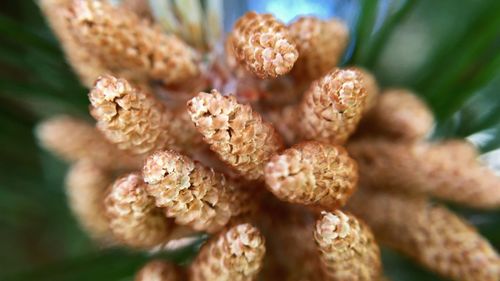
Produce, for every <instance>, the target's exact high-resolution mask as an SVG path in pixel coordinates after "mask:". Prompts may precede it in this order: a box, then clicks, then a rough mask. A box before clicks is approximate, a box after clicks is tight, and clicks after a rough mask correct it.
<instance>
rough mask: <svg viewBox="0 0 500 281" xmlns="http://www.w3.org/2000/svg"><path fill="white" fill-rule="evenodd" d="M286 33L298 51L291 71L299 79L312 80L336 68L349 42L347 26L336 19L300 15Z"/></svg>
mask: <svg viewBox="0 0 500 281" xmlns="http://www.w3.org/2000/svg"><path fill="white" fill-rule="evenodd" d="M288 30H289V33H290V37H291V38H292V41H293V42H294V43H295V44H296V46H297V50H298V52H299V58H298V59H297V62H296V63H295V65H294V67H293V69H292V72H291V74H292V75H293V76H294V77H295V79H298V80H305V81H312V80H315V79H318V78H320V77H321V76H323V75H325V74H326V73H328V71H330V70H332V69H333V68H335V66H336V65H337V64H338V63H339V61H340V59H341V58H342V55H343V53H344V50H345V48H346V46H347V43H348V42H349V30H348V28H347V25H346V24H345V23H343V22H342V21H340V20H338V19H329V20H321V19H318V18H315V17H312V16H302V17H299V18H298V19H297V20H295V21H294V22H293V23H291V24H290V25H289V26H288Z"/></svg>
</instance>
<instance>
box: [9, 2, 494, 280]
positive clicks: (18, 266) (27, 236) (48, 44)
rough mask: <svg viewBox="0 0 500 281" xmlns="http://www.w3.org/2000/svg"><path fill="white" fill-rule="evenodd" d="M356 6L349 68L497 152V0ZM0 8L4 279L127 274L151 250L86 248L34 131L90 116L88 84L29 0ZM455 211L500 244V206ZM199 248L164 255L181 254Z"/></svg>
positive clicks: (56, 167) (394, 264) (411, 276)
mask: <svg viewBox="0 0 500 281" xmlns="http://www.w3.org/2000/svg"><path fill="white" fill-rule="evenodd" d="M359 6H360V12H359V14H358V15H356V16H357V25H356V26H355V27H354V28H353V29H354V31H355V33H354V36H353V40H355V42H356V45H355V50H354V52H353V54H352V56H351V57H350V58H348V59H347V62H348V64H357V65H362V66H364V67H367V68H369V69H371V70H372V71H374V73H375V75H376V76H377V78H378V79H379V81H380V82H381V84H382V85H383V86H385V87H397V86H404V87H408V88H411V89H414V90H415V91H416V92H417V93H418V94H420V95H421V96H422V97H423V98H424V99H425V100H426V101H427V102H428V104H429V105H430V107H431V108H432V109H433V111H434V113H435V115H436V118H437V121H438V122H437V126H436V131H435V134H434V138H449V137H469V136H471V135H474V134H476V135H477V134H479V133H482V134H483V135H482V136H483V138H482V139H484V141H481V142H479V143H478V145H479V147H480V148H481V149H482V150H483V151H484V152H487V151H491V150H494V149H498V148H499V147H500V122H499V121H500V94H499V93H498V89H499V88H500V52H499V50H500V48H499V47H500V46H499V45H500V36H499V35H500V29H498V26H500V1H497V0H463V1H460V3H458V2H457V1H455V0H441V1H432V0H421V1H417V0H380V1H374V0H359ZM0 8H1V9H0V159H1V160H0V280H129V279H130V278H131V276H132V275H133V272H135V270H136V269H137V268H138V267H139V266H140V265H141V264H142V263H144V261H145V260H146V259H147V258H148V257H147V256H146V255H145V254H139V253H131V252H126V251H123V250H100V249H98V248H96V246H94V245H92V243H91V242H90V241H89V239H88V238H87V237H86V236H85V235H84V234H83V233H82V232H81V230H80V229H79V228H78V226H77V224H76V222H75V221H74V219H73V218H72V216H71V214H70V212H69V210H68V208H67V206H66V204H65V196H64V190H63V188H62V184H63V181H64V173H65V170H66V166H65V164H63V163H61V162H60V161H58V160H57V159H54V158H53V157H52V156H50V155H49V154H48V153H46V152H44V151H43V150H41V149H40V148H39V147H38V146H37V144H36V140H35V139H34V137H33V130H34V126H35V125H36V123H37V122H38V121H39V120H40V119H42V118H44V117H46V116H50V115H54V114H57V113H70V114H74V115H80V116H87V113H86V111H87V103H88V102H87V99H86V90H85V89H84V88H83V87H81V86H80V85H79V83H78V81H77V79H76V77H75V76H74V75H73V74H72V72H71V70H70V68H69V67H68V65H67V64H66V63H65V61H64V58H63V55H62V52H61V50H60V49H59V46H58V44H57V41H56V40H55V38H54V37H53V36H52V35H51V33H50V31H49V30H48V28H47V26H46V25H45V23H44V21H43V18H42V17H41V15H40V12H39V10H38V7H37V6H36V3H34V2H33V1H31V0H30V1H28V0H26V1H2V3H1V4H0ZM376 22H381V23H382V24H379V25H376ZM375 26H377V28H374V27H375ZM452 207H453V208H454V209H455V210H456V211H458V212H460V213H461V214H462V215H464V216H465V217H466V218H468V219H469V220H470V221H471V222H472V223H473V224H475V225H477V226H478V227H479V229H480V230H481V232H482V233H483V234H484V235H485V236H486V237H487V238H488V239H489V240H490V241H491V242H492V243H493V244H494V245H495V246H496V247H497V249H498V248H500V212H498V211H496V212H478V211H473V210H465V209H462V208H459V207H455V206H452ZM198 245H199V244H197V245H194V246H193V247H191V248H189V249H186V250H184V251H182V252H179V253H169V254H165V256H164V257H165V258H168V259H173V260H175V261H177V262H182V261H185V260H186V259H188V258H189V257H190V256H192V253H193V252H194V251H196V249H197V247H198ZM383 259H384V265H385V270H386V272H387V274H388V276H390V277H392V278H393V280H440V279H439V278H438V277H436V276H434V275H432V274H431V273H428V272H425V271H424V270H422V269H421V268H420V267H418V266H416V265H414V264H412V263H411V262H410V261H408V260H407V259H406V258H403V257H401V256H399V255H398V254H396V253H394V252H392V251H389V250H386V249H384V251H383Z"/></svg>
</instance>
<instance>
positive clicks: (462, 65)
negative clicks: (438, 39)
mask: <svg viewBox="0 0 500 281" xmlns="http://www.w3.org/2000/svg"><path fill="white" fill-rule="evenodd" d="M496 3H497V5H496V6H497V7H489V8H488V10H487V11H486V12H484V13H481V15H480V16H479V18H478V20H477V21H476V22H475V23H474V24H473V25H472V26H471V28H470V30H469V31H468V32H467V33H466V35H465V36H464V38H463V39H462V40H463V41H462V42H463V43H462V44H461V46H459V47H457V48H456V50H455V51H454V52H451V53H449V54H447V56H446V57H447V58H448V61H446V62H445V63H443V64H442V65H441V66H439V65H437V66H436V67H435V68H434V69H432V70H429V73H430V76H429V77H431V79H430V80H429V81H428V82H426V85H425V87H426V88H425V90H423V91H422V92H423V94H424V95H425V96H426V97H427V98H428V101H429V103H430V104H431V105H432V106H433V108H434V112H435V114H436V116H437V118H438V119H439V120H442V119H443V118H446V117H447V116H449V115H450V114H451V113H453V112H454V111H455V110H456V109H457V108H458V107H459V106H460V105H461V103H462V102H463V101H464V100H466V99H467V98H468V97H469V96H471V95H472V94H473V93H474V88H477V87H478V86H480V85H481V84H484V83H486V82H488V81H489V80H490V79H491V77H492V76H493V75H496V72H497V70H498V66H499V62H500V60H499V58H500V56H498V54H497V56H496V58H494V59H493V62H492V63H491V64H490V65H489V66H482V68H483V69H482V70H481V72H482V73H480V74H478V75H476V77H477V78H476V77H473V78H471V77H470V76H471V74H470V73H467V71H470V70H471V67H472V66H474V62H475V61H477V60H478V58H480V56H481V55H482V54H484V50H485V49H486V48H487V47H489V46H491V43H492V42H493V40H494V39H495V38H497V37H498V36H500V31H499V30H498V26H500V17H498V13H497V12H496V11H497V10H500V2H498V1H497V2H496ZM478 30H481V32H478ZM467 80H472V82H466V81H467ZM463 82H465V83H463ZM463 84H465V85H463ZM467 84H469V85H467ZM461 88H466V89H461ZM467 88H468V89H467Z"/></svg>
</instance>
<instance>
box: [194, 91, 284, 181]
mask: <svg viewBox="0 0 500 281" xmlns="http://www.w3.org/2000/svg"><path fill="white" fill-rule="evenodd" d="M188 110H189V114H190V115H191V119H192V121H193V122H194V124H195V125H196V128H197V129H198V131H199V132H200V133H201V134H202V135H203V137H204V140H205V141H206V142H207V143H208V144H210V148H211V149H212V150H213V151H214V152H215V153H217V154H218V155H219V157H220V158H221V160H222V161H224V162H226V163H227V164H228V165H230V166H232V167H233V168H235V169H236V170H237V171H238V172H239V173H240V174H241V175H242V176H243V177H245V178H246V179H248V180H256V179H261V178H262V177H263V175H264V165H265V164H266V163H267V161H268V160H269V159H270V158H271V156H272V155H273V154H274V153H276V152H278V151H279V150H281V149H282V148H283V141H282V139H281V136H279V135H278V133H277V132H276V130H275V129H274V128H273V127H272V126H271V125H270V124H269V123H267V122H264V121H262V117H261V116H260V115H259V114H258V113H256V112H254V111H253V110H252V108H251V106H250V105H247V104H239V103H238V102H237V101H236V98H235V97H234V96H222V95H221V94H220V93H219V92H218V91H217V90H212V92H211V93H210V94H209V93H199V94H198V96H196V97H194V98H193V99H191V100H190V101H189V102H188Z"/></svg>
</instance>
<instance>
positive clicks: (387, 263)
mask: <svg viewBox="0 0 500 281" xmlns="http://www.w3.org/2000/svg"><path fill="white" fill-rule="evenodd" d="M381 250H382V263H383V265H384V274H385V275H387V276H388V277H389V279H390V280H395V281H396V280H397V281H400V280H401V281H402V280H404V281H422V280H426V281H440V280H442V279H441V278H439V277H438V276H437V275H435V274H433V273H430V272H428V271H425V270H424V269H422V267H420V266H418V265H416V264H415V263H414V262H413V261H410V260H409V259H408V258H407V257H404V256H402V255H400V254H399V253H397V252H395V251H393V250H390V249H388V248H385V247H382V249H381Z"/></svg>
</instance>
